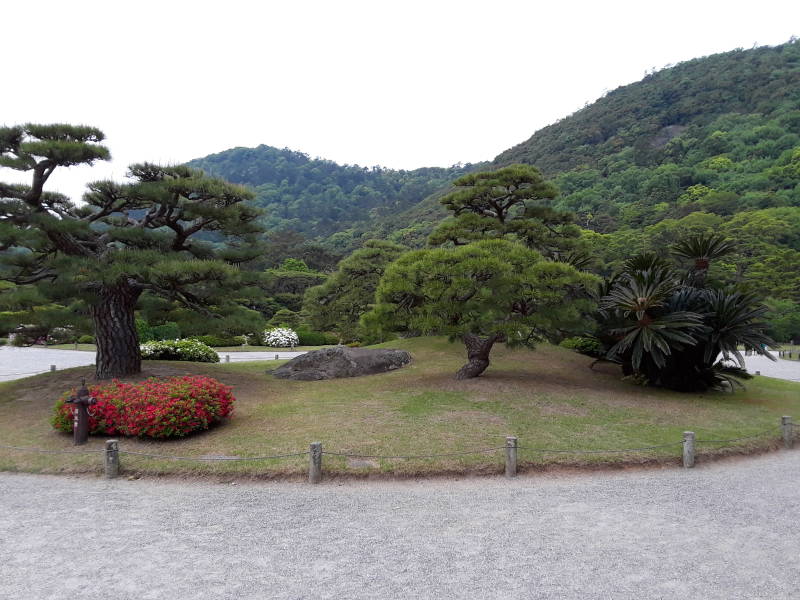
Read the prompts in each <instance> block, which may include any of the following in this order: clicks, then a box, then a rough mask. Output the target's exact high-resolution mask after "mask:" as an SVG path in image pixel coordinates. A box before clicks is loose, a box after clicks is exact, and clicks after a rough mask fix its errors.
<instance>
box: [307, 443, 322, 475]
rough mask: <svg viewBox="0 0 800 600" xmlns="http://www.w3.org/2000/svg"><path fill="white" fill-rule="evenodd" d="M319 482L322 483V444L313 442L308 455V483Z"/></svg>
mask: <svg viewBox="0 0 800 600" xmlns="http://www.w3.org/2000/svg"><path fill="white" fill-rule="evenodd" d="M320 481H322V442H314V443H313V444H311V447H310V448H309V453H308V482H309V483H319V482H320Z"/></svg>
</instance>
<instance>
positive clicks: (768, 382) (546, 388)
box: [0, 338, 800, 478]
mask: <svg viewBox="0 0 800 600" xmlns="http://www.w3.org/2000/svg"><path fill="white" fill-rule="evenodd" d="M383 346H387V347H398V348H405V349H408V350H409V351H411V353H412V355H413V357H414V362H413V363H412V364H411V365H410V366H408V367H405V368H403V369H400V370H397V371H393V372H391V373H387V374H384V375H376V376H371V377H361V378H353V379H340V380H331V381H308V382H295V381H285V380H277V379H275V378H273V377H272V376H271V375H269V374H268V373H267V370H272V369H274V368H276V367H277V366H279V365H280V364H282V363H283V362H285V361H254V362H241V363H231V364H224V363H222V364H200V363H178V362H147V363H145V371H146V373H145V374H150V375H156V376H165V375H170V374H183V373H205V374H208V375H210V376H212V377H216V378H218V379H220V380H222V381H223V382H225V383H228V384H230V385H233V386H234V393H235V395H236V397H237V405H236V413H235V415H234V417H233V418H232V419H231V420H230V421H229V422H228V423H225V424H224V425H222V426H220V427H217V428H215V429H213V430H211V431H208V432H205V433H202V434H199V435H196V436H193V437H190V438H188V439H185V440H174V441H166V442H154V441H142V440H136V439H130V440H129V439H125V440H122V442H121V445H122V447H123V449H124V448H128V449H130V450H135V451H138V452H152V453H157V454H169V455H179V456H207V455H213V456H263V455H272V454H282V453H288V452H298V451H305V450H307V449H308V445H309V443H311V442H314V441H321V442H322V443H323V448H324V449H325V450H327V451H333V452H339V453H354V454H367V455H373V454H377V455H384V456H409V455H427V454H441V453H454V452H462V451H467V450H472V449H482V448H495V447H500V446H503V445H504V443H505V436H507V435H516V436H517V437H518V438H519V444H520V446H521V449H520V451H519V461H520V465H521V467H522V468H523V469H524V468H530V469H538V468H548V467H552V466H559V465H562V466H563V465H570V466H583V467H593V466H596V465H598V464H619V463H626V464H630V463H646V462H649V461H661V462H664V461H667V462H675V463H677V461H678V459H679V456H680V446H679V445H678V443H679V442H680V440H681V437H682V433H683V431H686V430H692V431H695V432H696V434H697V438H698V439H701V440H702V439H727V438H735V437H741V436H745V435H750V434H754V433H756V432H759V431H761V430H762V429H766V428H767V427H770V428H773V430H774V434H771V435H768V436H763V437H759V438H756V439H754V440H743V441H740V442H736V443H733V444H731V448H724V449H721V448H718V447H716V446H711V445H700V446H699V449H700V452H701V453H703V455H708V454H713V453H720V452H731V451H736V452H742V451H755V450H762V449H767V448H773V447H776V446H777V443H778V428H777V426H778V423H779V420H780V417H781V415H785V414H787V415H794V416H795V417H796V418H797V420H800V393H798V392H800V384H797V383H792V382H787V381H781V380H775V379H769V378H766V377H756V378H755V379H753V380H752V381H750V382H747V389H746V390H745V391H739V392H736V393H735V394H723V393H708V394H700V395H688V394H678V393H675V392H669V391H665V390H658V389H652V388H644V387H638V386H635V385H633V384H631V383H629V382H625V381H622V380H621V379H620V375H619V373H618V371H617V368H616V367H614V366H613V365H599V366H597V367H596V368H595V369H594V370H591V369H589V364H590V362H591V360H590V359H588V358H586V357H584V356H580V355H578V354H575V353H573V352H570V351H568V350H565V349H563V348H558V347H552V346H546V345H543V346H541V347H540V348H539V349H537V350H536V351H534V352H531V351H527V350H510V349H507V348H505V347H504V346H499V347H498V348H496V350H495V351H493V353H492V354H493V356H492V365H491V366H490V367H489V369H488V370H487V372H486V373H485V375H484V376H482V377H480V378H477V379H474V380H469V381H456V380H454V379H453V375H454V373H455V371H456V370H457V369H458V367H459V366H460V365H461V364H462V363H463V361H464V351H463V348H462V347H461V346H459V345H457V344H449V343H448V342H447V341H446V340H444V339H441V338H417V339H409V340H398V341H395V342H390V343H387V344H383ZM86 374H91V368H88V367H82V368H77V369H70V370H65V371H59V372H57V373H47V374H44V375H38V376H36V377H33V378H28V379H25V380H20V381H16V382H9V383H5V384H0V398H2V399H0V439H2V440H3V441H2V444H7V445H15V446H35V447H39V448H45V449H49V450H58V449H71V447H72V446H71V439H70V437H69V436H67V435H64V434H59V433H57V432H55V431H53V430H52V429H51V428H50V426H49V424H48V420H49V417H50V412H51V407H52V405H53V403H54V402H55V400H56V398H57V397H58V395H59V394H60V393H61V392H63V391H64V390H66V389H68V388H69V387H71V386H74V385H75V383H76V382H77V381H78V378H79V377H80V376H82V375H86ZM667 443H671V444H675V445H674V446H671V447H669V448H663V449H656V450H652V451H637V452H628V453H622V454H612V453H605V454H588V455H576V454H546V453H545V454H543V453H540V452H537V451H535V450H532V449H531V448H549V449H556V450H576V449H583V450H598V449H619V448H638V447H643V446H652V445H659V444H667ZM102 444H103V439H100V438H98V439H94V438H92V439H91V440H90V444H89V445H88V447H89V448H92V449H97V450H99V449H101V448H102ZM307 461H308V459H307V457H304V456H303V457H296V458H287V459H280V460H268V461H260V462H221V463H212V462H187V461H168V460H156V459H146V458H140V457H135V456H133V455H125V454H123V456H122V464H123V468H124V469H125V470H126V471H127V472H129V473H137V472H138V473H150V474H176V475H218V476H222V477H228V476H246V477H261V478H263V477H275V476H291V477H298V478H299V477H303V476H304V474H305V473H306V469H307ZM324 463H325V465H324V470H325V472H326V473H327V474H367V473H369V474H391V475H396V476H414V475H425V474H440V473H453V474H458V473H498V472H500V471H501V469H502V464H503V455H502V452H495V453H487V454H474V455H472V454H471V455H464V456H449V457H439V458H418V459H378V460H375V461H374V463H373V464H372V466H367V467H363V466H356V465H355V464H354V463H353V462H352V461H348V460H347V459H346V458H343V457H337V456H331V455H328V456H325V457H324ZM0 469H6V470H22V471H40V472H87V471H88V472H99V469H100V457H99V454H98V455H90V456H83V455H60V454H33V453H23V452H16V451H11V450H4V449H1V448H0Z"/></svg>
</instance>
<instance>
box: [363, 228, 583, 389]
mask: <svg viewBox="0 0 800 600" xmlns="http://www.w3.org/2000/svg"><path fill="white" fill-rule="evenodd" d="M596 281H597V280H596V278H595V277H594V276H592V275H588V274H586V273H581V272H579V271H577V270H576V269H575V268H574V267H572V266H570V265H567V264H565V263H560V262H553V261H548V260H544V259H543V258H542V256H541V254H539V253H538V252H536V251H535V250H531V249H529V248H527V247H525V246H523V245H522V244H519V243H514V242H510V241H508V240H499V239H498V240H484V241H480V242H474V243H472V244H467V245H464V246H457V247H455V248H439V249H430V250H417V251H414V252H409V253H407V254H405V255H403V256H402V257H400V258H399V259H398V260H397V261H396V262H394V263H393V264H391V265H390V266H389V267H388V268H387V269H386V273H384V275H383V277H382V278H381V281H380V284H379V286H378V290H377V295H376V306H375V308H374V309H373V311H372V312H371V313H369V314H368V315H366V316H365V318H364V321H365V324H366V325H367V326H368V327H372V328H376V329H381V330H388V331H398V330H406V331H410V332H415V333H422V334H446V335H448V336H450V338H451V340H453V339H460V340H462V341H463V343H464V345H465V346H466V349H467V358H468V362H467V364H465V365H464V366H463V367H462V368H461V369H460V370H459V371H458V373H457V374H456V378H457V379H467V378H471V377H477V376H478V375H480V374H481V373H483V371H484V370H485V369H486V368H487V367H488V366H489V353H490V352H491V350H492V347H493V346H494V344H495V343H496V342H498V341H505V342H506V343H508V344H509V345H526V346H531V347H532V346H533V345H534V343H535V342H536V341H539V340H543V339H549V338H556V337H563V336H564V334H566V333H567V332H570V331H579V330H581V329H582V328H583V320H584V314H585V311H587V310H588V309H589V308H590V306H591V303H590V301H589V300H588V299H587V294H586V291H587V288H590V287H592V286H593V285H594V284H595V283H596Z"/></svg>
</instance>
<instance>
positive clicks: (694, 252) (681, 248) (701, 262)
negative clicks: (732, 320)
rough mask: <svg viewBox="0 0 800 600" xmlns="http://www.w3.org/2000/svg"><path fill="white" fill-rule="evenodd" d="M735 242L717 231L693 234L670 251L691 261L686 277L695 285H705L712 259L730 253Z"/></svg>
mask: <svg viewBox="0 0 800 600" xmlns="http://www.w3.org/2000/svg"><path fill="white" fill-rule="evenodd" d="M735 249H736V246H735V244H734V243H733V242H732V241H730V240H728V239H725V237H724V236H721V235H719V234H717V233H708V234H700V235H693V236H690V237H688V238H685V239H683V240H681V241H680V242H678V243H677V244H675V245H674V246H673V247H672V253H673V254H674V255H675V256H678V257H680V258H687V259H689V260H691V261H693V266H692V268H691V270H690V271H689V276H688V279H689V280H690V283H691V284H692V285H694V286H695V287H700V288H702V287H705V285H706V279H707V277H708V268H709V266H710V265H711V261H712V260H716V259H717V258H721V257H723V256H726V255H728V254H731V253H732V252H733V251H734V250H735Z"/></svg>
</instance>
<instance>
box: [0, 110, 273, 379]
mask: <svg viewBox="0 0 800 600" xmlns="http://www.w3.org/2000/svg"><path fill="white" fill-rule="evenodd" d="M102 140H103V134H102V132H100V131H99V130H97V129H95V128H91V127H83V126H70V125H30V124H29V125H24V126H17V127H4V128H0V166H3V167H8V168H11V169H15V170H18V171H24V172H30V173H31V177H32V182H31V185H29V186H28V185H10V184H0V248H2V249H3V251H4V252H3V254H2V257H1V258H0V278H2V279H3V280H5V281H9V282H12V283H14V284H16V286H18V287H17V288H14V289H13V290H12V292H14V293H16V292H17V291H18V289H19V287H22V288H23V289H24V288H25V287H26V286H34V287H35V288H36V292H37V293H38V294H39V295H40V296H41V297H42V298H45V299H48V300H49V301H51V302H53V303H64V302H67V301H70V300H74V299H78V300H80V301H82V302H83V303H84V305H85V306H86V310H87V312H88V314H89V316H90V317H91V319H92V321H93V324H94V329H95V338H96V342H97V348H98V349H97V363H96V364H97V366H96V370H97V376H98V378H107V377H114V376H120V375H128V374H132V373H137V372H139V370H140V359H139V348H138V339H137V332H136V327H135V323H134V310H135V307H136V304H137V301H138V300H139V298H140V296H142V294H150V295H155V296H160V297H163V298H166V299H168V300H170V301H175V302H178V303H180V304H183V305H185V306H187V307H189V308H191V309H193V310H197V311H203V312H205V313H206V314H207V315H213V314H214V308H215V306H218V305H225V304H226V303H227V302H229V299H228V298H227V294H226V292H225V289H224V288H225V286H227V285H231V283H232V282H234V283H235V284H236V285H238V286H242V285H243V284H244V283H245V278H244V277H243V275H242V273H241V272H240V270H239V269H237V268H236V266H235V265H237V264H240V263H242V262H243V261H246V260H248V259H249V258H251V257H252V256H253V254H254V253H255V252H257V246H256V245H254V238H253V234H255V233H256V232H258V230H259V229H258V227H257V226H256V225H255V220H256V218H257V217H258V211H257V210H256V209H254V208H252V207H251V206H249V205H248V204H247V203H245V202H244V201H245V200H248V199H250V198H252V193H251V192H249V191H248V190H247V189H246V188H244V187H242V186H238V185H233V184H230V183H227V182H225V181H222V180H219V179H215V178H210V177H207V176H205V175H204V174H203V173H202V172H201V171H198V170H196V169H191V168H189V167H184V166H167V167H165V166H159V165H154V164H150V163H143V164H137V165H132V166H131V167H130V171H129V176H130V178H131V179H132V183H127V184H119V183H115V182H112V181H98V182H95V183H92V184H90V185H89V189H88V191H87V193H86V194H85V195H84V198H83V203H81V204H77V203H74V202H72V201H71V200H70V199H68V198H66V197H65V196H63V195H61V194H55V193H52V192H47V191H45V190H44V185H45V183H46V182H47V180H48V178H49V177H50V175H51V174H52V173H53V171H54V170H55V169H56V168H58V167H69V166H73V165H79V164H92V163H94V162H95V161H97V160H101V159H106V158H108V156H109V153H108V150H107V149H106V148H105V147H103V146H101V145H100V142H101V141H102ZM202 232H214V233H216V234H218V235H222V236H225V238H226V239H227V244H225V245H218V244H214V243H212V242H209V241H203V240H202V239H200V236H199V235H198V234H200V233H202Z"/></svg>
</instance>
